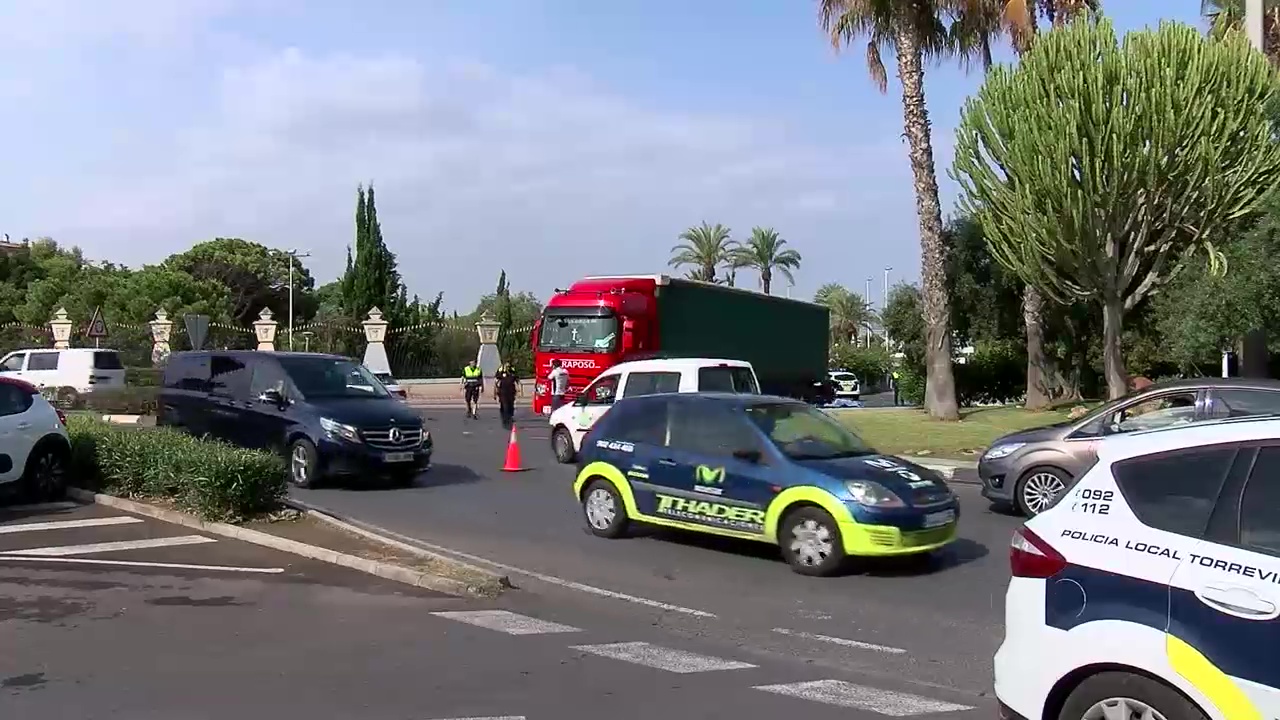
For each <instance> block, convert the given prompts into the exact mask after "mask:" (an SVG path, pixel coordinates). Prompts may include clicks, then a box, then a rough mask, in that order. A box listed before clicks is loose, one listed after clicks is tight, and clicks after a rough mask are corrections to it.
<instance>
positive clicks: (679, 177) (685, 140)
mask: <svg viewBox="0 0 1280 720" xmlns="http://www.w3.org/2000/svg"><path fill="white" fill-rule="evenodd" d="M184 2H185V0H184ZM200 2H202V3H207V5H206V8H207V12H210V13H212V12H216V11H219V10H220V7H221V6H220V5H219V0H200ZM158 4H159V5H165V3H163V2H159V3H158ZM174 4H175V5H181V4H183V3H174ZM196 17H197V19H196V20H192V19H191V17H190V16H184V17H183V18H178V17H176V16H173V17H170V18H169V19H164V18H163V17H162V18H160V19H156V20H155V21H154V24H148V25H145V26H137V27H135V28H133V30H131V32H136V33H141V34H142V35H143V36H145V37H149V36H152V35H154V34H155V33H161V30H160V29H159V28H164V27H169V28H174V27H189V25H188V24H186V23H192V22H195V23H198V22H199V21H200V20H199V18H200V17H202V16H200V15H199V14H197V16H196ZM208 94H209V96H210V97H211V99H212V103H211V104H212V107H213V112H212V113H211V114H209V115H207V116H204V117H203V119H202V121H201V122H200V123H199V125H198V126H194V127H188V128H185V129H175V130H174V131H173V132H172V134H171V135H170V136H168V137H164V136H156V137H150V138H148V143H147V146H146V148H145V151H146V152H145V157H143V156H141V155H138V156H134V157H132V158H130V157H129V154H128V153H122V154H121V158H122V159H121V160H120V162H119V164H118V165H117V166H115V167H114V168H113V170H114V173H113V175H112V177H111V181H110V183H109V184H106V185H96V186H88V187H82V188H78V189H74V188H73V189H72V190H71V191H70V192H72V197H70V198H66V199H65V200H66V201H65V202H63V203H62V204H61V207H62V210H61V211H60V212H59V214H58V215H57V216H56V217H48V218H43V219H42V220H43V221H44V222H45V223H46V227H47V232H48V233H49V234H52V235H54V236H55V237H63V236H66V237H71V238H74V239H75V241H76V242H78V243H79V244H81V245H83V246H84V247H85V248H86V251H88V252H89V253H90V254H93V255H109V256H112V257H113V258H116V259H119V260H122V261H125V262H129V263H131V264H136V263H140V262H151V261H155V260H158V259H159V258H160V257H163V256H164V255H167V254H168V253H171V252H175V251H178V250H181V249H183V248H184V247H185V246H187V245H189V243H190V242H194V241H198V240H200V239H205V238H208V237H212V236H215V235H223V236H229V235H238V236H242V237H247V238H251V239H256V240H259V241H262V242H266V243H268V244H272V245H278V246H291V247H299V248H306V249H310V250H311V251H312V252H313V254H314V261H313V264H314V265H315V266H316V270H317V271H318V272H319V274H320V275H321V277H322V278H325V277H326V276H328V277H331V276H332V275H333V274H335V273H336V272H338V270H339V269H340V266H341V262H342V258H343V255H344V252H345V247H346V243H347V242H349V240H350V237H351V234H352V233H351V217H352V211H353V200H354V191H355V185H356V183H358V182H361V181H368V180H373V181H374V182H375V183H376V186H377V189H378V201H379V203H378V205H379V212H380V216H381V219H382V222H383V228H384V234H385V235H386V237H387V239H388V241H389V244H390V245H391V246H392V249H393V250H394V251H395V252H397V254H398V256H399V259H400V263H401V269H402V272H403V274H404V275H405V276H406V280H407V281H408V282H409V285H410V289H411V291H417V292H420V293H422V294H424V295H434V293H435V292H436V291H439V290H443V291H445V293H446V299H447V302H448V304H449V305H453V304H454V303H457V304H458V305H461V306H465V305H467V304H468V303H470V302H472V301H473V299H474V298H475V297H476V296H478V295H479V294H480V293H482V292H487V291H488V290H489V289H490V286H491V285H492V283H493V282H494V278H492V277H490V276H491V275H493V276H496V274H497V266H500V265H501V266H505V267H506V268H507V270H508V271H509V272H511V273H513V275H514V276H515V280H516V284H517V287H518V288H527V289H531V290H534V291H535V292H537V293H539V294H545V292H548V291H549V290H550V288H552V287H555V286H557V285H564V284H565V283H566V282H568V281H569V280H571V279H572V278H573V277H575V276H579V275H582V274H586V273H601V272H657V271H662V270H663V269H664V263H665V260H666V257H667V252H668V249H669V248H670V246H671V245H672V244H673V243H674V242H675V236H676V235H677V234H678V233H679V232H680V230H681V229H683V228H684V227H686V226H688V225H691V224H695V223H697V222H700V221H702V220H704V219H706V220H710V221H712V222H716V221H720V222H725V223H727V224H730V225H732V226H733V227H735V229H736V230H737V232H738V233H739V234H745V231H746V230H747V229H749V226H750V225H752V224H761V225H773V226H776V227H778V229H779V230H780V231H782V232H783V234H784V236H786V237H790V238H791V239H792V243H793V244H794V245H795V246H797V247H798V248H800V249H801V250H802V251H803V252H805V254H806V258H807V260H808V262H810V263H812V264H813V265H814V266H816V269H815V270H814V271H813V274H814V278H813V282H812V283H805V286H806V287H807V285H808V284H812V285H814V286H815V287H816V285H818V284H820V283H821V282H822V281H824V280H825V279H826V278H825V277H822V276H821V273H822V270H821V268H822V266H823V265H828V266H829V265H830V264H831V263H833V262H847V261H849V260H851V259H854V258H853V252H852V251H851V250H850V249H849V245H848V243H847V241H834V242H833V240H834V238H836V237H839V236H842V235H848V236H853V235H856V233H857V232H858V230H857V229H858V228H859V227H861V228H864V229H865V228H867V227H876V226H877V225H878V224H879V222H880V221H879V219H878V218H879V216H880V215H881V214H882V213H893V214H901V212H902V211H903V210H906V211H907V212H908V213H909V212H910V211H911V209H912V208H911V204H910V196H909V188H910V185H909V181H908V179H907V176H906V171H905V168H906V165H905V158H904V156H905V153H904V151H903V150H902V148H900V147H899V144H898V143H897V142H896V139H893V138H890V139H888V142H884V143H875V142H873V143H871V144H868V145H865V146H857V145H848V146H844V147H830V146H821V145H819V144H816V143H814V144H810V143H808V142H805V141H804V140H803V139H798V138H796V137H795V136H793V135H791V134H789V133H788V132H787V130H786V129H784V128H781V127H777V126H774V125H773V124H771V123H767V122H763V121H759V120H754V119H751V118H739V117H722V116H716V115H711V114H701V113H694V112H681V111H672V110H655V109H652V108H649V107H646V106H644V105H642V104H640V103H637V102H634V101H631V100H628V99H627V98H625V97H621V96H618V95H616V94H613V93H610V92H608V91H605V90H602V89H600V88H599V87H597V86H595V84H594V83H593V82H592V81H591V79H590V78H588V77H586V76H585V75H583V74H582V73H580V72H576V71H574V70H573V69H571V68H552V69H547V70H544V71H541V72H531V73H527V74H522V75H510V74H506V73H504V72H502V71H500V70H498V69H496V68H493V67H489V66H486V65H484V64H482V63H475V62H458V63H453V64H445V65H441V66H434V65H433V66H428V65H425V64H423V62H421V61H420V60H418V59H417V58H414V57H409V56H403V55H387V56H383V57H360V56H355V55H344V54H334V55H328V56H320V55H315V54H311V53H308V52H305V51H303V50H299V49H288V50H282V51H279V52H275V53H273V54H270V55H268V56H265V57H260V58H257V59H256V61H253V62H248V63H245V64H242V65H239V66H235V67H228V68H226V69H225V70H224V71H223V72H222V73H221V79H220V82H219V83H218V85H217V87H216V88H213V89H210V90H208ZM161 99H162V98H157V101H159V100H161ZM886 187H892V188H895V189H897V190H901V189H904V188H905V189H906V190H907V193H903V192H890V190H888V189H886ZM908 217H909V216H908ZM821 235H826V236H827V237H826V238H823V237H819V236H821ZM815 240H817V241H824V240H825V241H826V242H825V244H822V245H818V244H815ZM122 255H123V257H122ZM807 264H808V263H807ZM805 274H807V273H802V275H805Z"/></svg>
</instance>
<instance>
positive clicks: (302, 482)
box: [285, 438, 320, 488]
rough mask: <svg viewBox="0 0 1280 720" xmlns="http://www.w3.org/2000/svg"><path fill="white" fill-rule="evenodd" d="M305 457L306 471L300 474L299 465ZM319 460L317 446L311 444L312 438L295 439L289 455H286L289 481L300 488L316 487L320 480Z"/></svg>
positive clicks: (290, 446)
mask: <svg viewBox="0 0 1280 720" xmlns="http://www.w3.org/2000/svg"><path fill="white" fill-rule="evenodd" d="M304 457H305V458H306V465H305V472H303V473H301V474H299V465H300V463H301V461H302V460H303V458H304ZM319 460H320V458H319V455H318V454H317V453H316V446H315V445H313V444H311V441H310V440H307V439H306V438H302V439H300V440H294V441H293V443H292V444H290V445H289V454H288V456H286V457H285V462H287V463H288V464H289V470H288V472H289V483H290V484H292V485H293V486H294V487H300V488H313V487H315V486H316V485H317V484H318V481H319V480H320V477H319V469H320V462H319Z"/></svg>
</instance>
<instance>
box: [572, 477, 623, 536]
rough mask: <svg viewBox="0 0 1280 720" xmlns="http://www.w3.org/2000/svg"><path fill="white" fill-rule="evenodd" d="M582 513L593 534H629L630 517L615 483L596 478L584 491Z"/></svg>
mask: <svg viewBox="0 0 1280 720" xmlns="http://www.w3.org/2000/svg"><path fill="white" fill-rule="evenodd" d="M582 514H583V517H585V518H586V520H587V529H588V530H590V531H591V534H592V535H595V536H596V537H602V538H611V539H612V538H620V537H623V536H624V535H626V534H627V527H628V525H630V522H631V521H630V519H629V518H628V517H627V508H626V506H625V505H623V503H622V497H621V496H620V495H618V491H617V489H615V488H614V487H613V483H611V482H609V481H608V480H605V479H603V478H596V479H595V480H592V481H591V482H590V483H589V484H588V485H587V489H586V491H585V492H583V493H582Z"/></svg>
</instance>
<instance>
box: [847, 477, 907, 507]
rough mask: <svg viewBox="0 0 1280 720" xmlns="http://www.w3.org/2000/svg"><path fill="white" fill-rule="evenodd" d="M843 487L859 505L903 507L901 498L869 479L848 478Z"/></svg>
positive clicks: (904, 504)
mask: <svg viewBox="0 0 1280 720" xmlns="http://www.w3.org/2000/svg"><path fill="white" fill-rule="evenodd" d="M844 486H845V489H847V490H848V491H849V495H850V496H851V497H852V498H853V501H854V502H856V503H858V504H859V505H866V506H867V507H877V508H891V507H905V506H906V503H904V502H902V498H900V497H898V496H897V495H895V494H893V491H891V490H889V489H888V488H886V487H885V486H883V485H881V484H880V483H877V482H871V481H870V480H849V481H847V482H846V483H845V484H844Z"/></svg>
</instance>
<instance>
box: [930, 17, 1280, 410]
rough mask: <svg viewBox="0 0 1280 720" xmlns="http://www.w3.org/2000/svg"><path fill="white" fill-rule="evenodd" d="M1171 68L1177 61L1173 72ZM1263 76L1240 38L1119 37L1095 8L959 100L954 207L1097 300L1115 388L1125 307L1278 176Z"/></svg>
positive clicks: (1266, 75) (1184, 31)
mask: <svg viewBox="0 0 1280 720" xmlns="http://www.w3.org/2000/svg"><path fill="white" fill-rule="evenodd" d="M1171 67H1176V68H1186V71H1185V72H1180V73H1179V77H1178V81H1177V82H1166V81H1165V78H1167V77H1168V68H1171ZM1275 90H1276V79H1275V76H1274V75H1273V74H1272V70H1271V68H1270V66H1269V65H1268V63H1267V62H1266V61H1265V60H1264V59H1263V58H1262V57H1261V56H1259V55H1257V54H1256V53H1254V52H1253V50H1252V49H1251V48H1250V47H1249V46H1248V44H1247V43H1246V42H1245V41H1244V39H1243V38H1238V37H1237V38H1227V39H1225V40H1223V41H1222V42H1207V41H1205V40H1204V39H1203V38H1201V37H1200V36H1199V35H1197V34H1196V32H1195V31H1194V29H1192V28H1190V27H1187V26H1183V25H1177V24H1172V23H1164V24H1162V25H1161V26H1160V27H1159V28H1158V29H1157V30H1154V31H1152V30H1146V31H1140V32H1134V33H1130V34H1129V35H1128V36H1127V37H1126V38H1125V41H1124V43H1123V44H1121V43H1119V42H1118V41H1117V39H1116V35H1115V31H1114V29H1113V28H1112V26H1111V24H1110V23H1109V22H1108V21H1106V20H1102V21H1099V22H1098V23H1096V24H1093V23H1074V24H1072V25H1071V26H1069V27H1067V28H1064V29H1062V30H1059V31H1057V32H1053V33H1049V34H1047V35H1045V36H1044V37H1042V38H1040V39H1039V40H1038V41H1037V42H1036V44H1035V46H1034V47H1032V49H1031V51H1030V52H1029V53H1027V55H1026V56H1025V57H1024V58H1023V60H1022V62H1021V63H1020V64H1019V65H1018V66H1017V67H1016V68H1004V67H997V68H994V69H992V70H991V71H990V72H989V73H988V75H987V79H986V82H985V83H984V84H983V87H982V89H981V90H980V91H979V92H978V94H977V95H976V96H974V97H972V98H970V99H969V101H968V102H967V103H966V105H965V108H964V112H963V115H962V119H961V123H960V126H959V128H958V129H957V142H956V162H955V166H954V171H953V172H954V176H955V178H956V180H957V182H958V183H959V184H960V187H961V190H962V194H961V204H962V207H963V208H964V209H965V210H966V211H968V212H970V213H971V214H973V215H974V216H975V217H977V218H978V219H979V220H980V221H981V222H982V225H983V228H984V230H985V232H986V234H987V240H988V244H989V246H990V248H991V250H992V253H993V254H994V255H995V256H996V259H997V260H998V261H999V262H1000V263H1001V264H1002V265H1004V266H1005V267H1007V268H1009V269H1010V270H1012V271H1013V272H1015V273H1016V274H1017V275H1018V276H1019V277H1020V278H1021V279H1022V280H1023V281H1024V282H1027V283H1028V284H1032V285H1035V286H1036V287H1038V288H1039V289H1040V290H1041V291H1043V292H1044V293H1045V294H1046V295H1048V296H1049V297H1052V298H1054V299H1055V300H1057V301H1058V302H1062V303H1070V302H1073V301H1075V300H1082V299H1090V298H1100V299H1101V302H1102V305H1103V309H1104V310H1103V326H1104V331H1103V335H1104V342H1103V356H1104V360H1103V364H1104V368H1105V375H1106V378H1107V388H1108V392H1109V394H1110V395H1111V397H1119V396H1121V395H1123V394H1124V393H1125V392H1126V391H1127V373H1126V371H1125V366H1124V358H1123V351H1122V347H1121V339H1122V337H1123V334H1124V315H1125V312H1126V311H1128V310H1132V309H1133V308H1134V307H1135V306H1136V305H1137V304H1138V303H1140V302H1141V301H1142V300H1143V299H1144V298H1146V297H1147V296H1148V295H1150V294H1151V293H1152V292H1153V291H1154V290H1156V289H1158V288H1159V286H1160V285H1161V284H1163V283H1164V282H1166V281H1167V280H1168V279H1169V278H1170V277H1171V276H1172V275H1174V274H1175V273H1176V272H1177V271H1178V270H1179V269H1180V268H1181V266H1182V265H1183V264H1184V263H1185V261H1186V259H1187V258H1188V257H1189V255H1190V254H1191V253H1193V252H1195V251H1197V250H1205V251H1207V252H1208V253H1209V254H1210V257H1217V256H1218V253H1219V251H1218V250H1216V249H1215V242H1218V243H1220V242H1221V239H1220V237H1219V234H1220V233H1221V232H1222V231H1223V230H1224V229H1227V228H1228V227H1229V226H1230V224H1231V223H1233V222H1235V221H1237V220H1238V219H1239V218H1241V217H1243V216H1245V215H1247V214H1248V213H1250V212H1251V211H1252V209H1253V206H1254V204H1255V203H1256V202H1257V200H1258V198H1260V197H1262V196H1264V195H1265V194H1267V193H1268V192H1270V191H1271V190H1272V189H1274V188H1275V186H1276V184H1277V181H1280V145H1278V144H1277V143H1276V142H1275V141H1274V139H1273V136H1272V128H1273V125H1272V123H1271V120H1270V118H1269V117H1268V114H1267V111H1266V108H1267V106H1268V104H1269V103H1270V101H1271V99H1272V97H1273V96H1274V94H1275ZM1099 128H1106V129H1107V131H1106V132H1100V131H1099ZM1064 168H1065V169H1069V170H1068V171H1067V172H1064ZM1224 169H1229V171H1227V172H1224Z"/></svg>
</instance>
